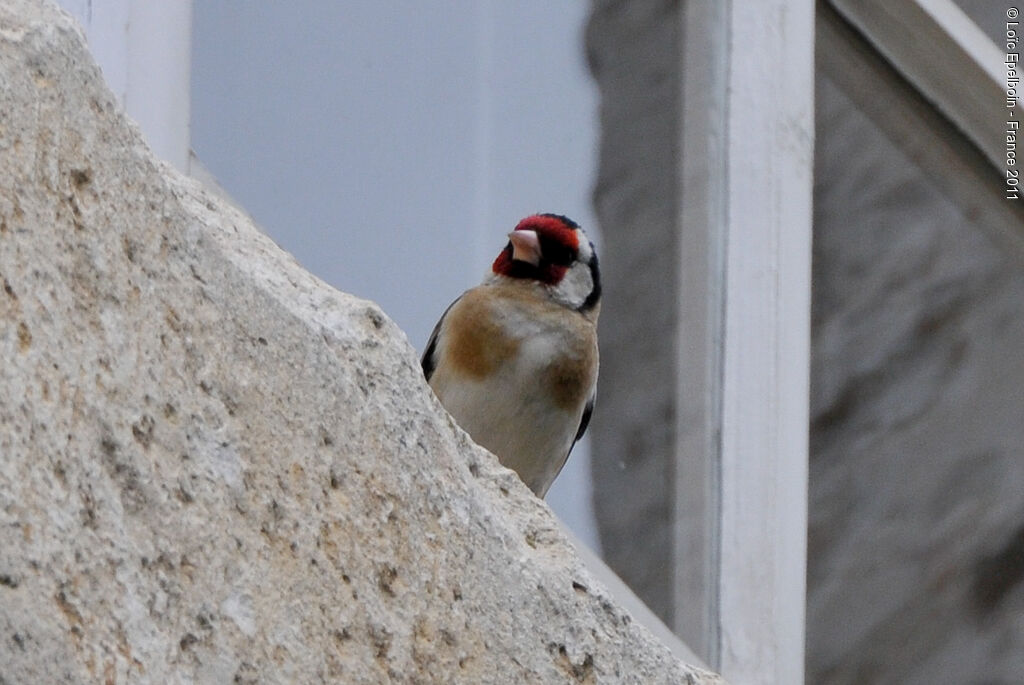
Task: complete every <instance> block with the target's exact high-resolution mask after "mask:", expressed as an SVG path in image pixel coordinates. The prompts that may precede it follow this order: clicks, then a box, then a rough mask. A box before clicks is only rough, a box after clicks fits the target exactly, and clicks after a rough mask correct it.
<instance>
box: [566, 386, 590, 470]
mask: <svg viewBox="0 0 1024 685" xmlns="http://www.w3.org/2000/svg"><path fill="white" fill-rule="evenodd" d="M596 395H597V393H594V394H593V395H591V396H590V399H589V400H587V406H585V407H584V408H583V416H581V417H580V427H579V429H578V430H577V431H576V437H575V438H573V441H572V445H570V446H569V454H572V448H573V447H575V446H576V443H577V442H579V441H580V438H582V437H583V434H584V433H586V432H587V426H589V425H590V415H591V414H593V413H594V399H595V397H596ZM569 454H567V455H565V458H566V459H568V458H569Z"/></svg>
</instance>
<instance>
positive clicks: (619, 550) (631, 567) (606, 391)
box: [586, 0, 682, 625]
mask: <svg viewBox="0 0 1024 685" xmlns="http://www.w3.org/2000/svg"><path fill="white" fill-rule="evenodd" d="M681 8H682V5H681V4H680V3H678V2H671V1H668V0H658V1H656V2H619V1H613V0H596V1H595V2H594V3H593V12H592V14H591V18H590V22H589V25H588V27H587V36H586V40H587V49H588V56H589V61H590V69H591V72H592V73H593V75H594V78H595V79H596V81H597V84H598V87H599V88H600V90H601V151H600V159H601V161H600V168H599V170H598V179H597V187H596V188H595V190H594V202H595V209H596V211H597V216H598V218H599V220H600V224H601V235H602V237H603V239H604V249H603V250H602V252H601V270H602V278H603V279H604V281H605V283H606V287H605V289H604V295H603V296H602V301H601V320H602V322H604V325H602V326H601V328H600V331H599V335H600V338H601V381H600V388H599V390H598V392H599V394H600V400H599V401H598V403H597V405H596V407H595V410H594V420H593V422H592V423H591V427H590V430H591V435H592V439H591V451H592V453H593V455H594V458H593V460H592V462H591V463H592V467H591V470H592V473H593V477H594V478H593V482H594V509H595V513H596V515H597V520H598V528H599V531H600V536H601V548H602V551H603V553H604V558H605V561H607V562H608V565H609V566H611V567H612V568H613V569H615V571H616V572H617V573H618V574H619V575H620V576H621V577H622V578H623V580H625V581H626V582H627V583H629V585H630V586H631V587H632V588H633V589H634V590H635V591H636V593H637V594H638V595H639V596H640V597H641V598H642V599H643V600H644V601H645V602H647V605H648V606H650V607H651V608H652V609H653V610H654V611H655V612H656V613H657V614H658V615H659V616H660V617H661V618H662V620H664V621H665V622H666V623H668V624H669V625H672V620H673V617H672V596H673V591H672V581H673V570H672V537H671V532H672V531H671V526H670V514H671V512H672V493H671V489H670V485H671V483H672V482H673V475H672V474H673V473H674V468H673V466H672V464H673V459H674V454H675V434H674V433H675V431H674V424H675V419H674V417H675V411H676V407H675V393H676V385H675V383H676V380H675V373H674V368H675V359H676V350H675V345H676V326H677V325H678V322H677V319H676V316H675V314H676V306H675V298H676V291H677V287H678V286H677V283H678V278H677V275H676V268H677V260H676V254H677V251H678V237H677V224H678V213H679V212H678V209H679V205H678V200H679V198H678V153H679V151H678V145H677V139H678V135H679V124H678V121H679V116H680V107H681V93H680V84H681V76H680V73H679V69H680V60H679V54H680V45H679V40H680V35H679V34H680V27H681V18H680V11H681Z"/></svg>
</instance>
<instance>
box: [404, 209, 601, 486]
mask: <svg viewBox="0 0 1024 685" xmlns="http://www.w3.org/2000/svg"><path fill="white" fill-rule="evenodd" d="M600 301H601V280H600V277H599V275H598V268H597V254H596V253H595V252H594V245H593V244H592V243H591V242H590V240H588V239H587V236H586V234H585V233H584V232H583V229H582V228H580V227H579V225H577V224H576V223H575V222H573V221H572V220H570V219H568V218H566V217H564V216H560V215H558V214H535V215H533V216H529V217H526V218H525V219H523V220H522V221H520V222H519V224H518V225H517V226H516V227H515V230H513V231H512V232H511V233H509V234H508V244H507V245H505V247H504V249H503V250H502V251H501V253H500V254H499V255H498V257H497V259H495V260H494V263H493V264H492V265H491V272H490V273H489V274H488V275H487V276H486V278H485V279H484V281H483V283H481V284H480V285H478V286H477V287H475V288H472V289H471V290H467V291H466V292H465V293H463V294H462V296H461V297H459V298H458V299H457V300H455V302H453V303H452V304H451V305H450V306H449V307H448V309H447V310H446V311H445V313H444V314H443V315H442V316H441V320H440V321H438V322H437V326H435V327H434V332H433V333H432V334H431V336H430V340H429V342H428V343H427V348H426V351H425V352H424V353H423V360H422V363H423V373H424V375H426V377H427V382H428V383H429V384H430V387H431V388H433V390H434V393H435V394H436V395H437V397H438V399H440V400H441V404H442V405H444V407H445V409H447V410H448V412H449V413H450V414H451V415H452V417H454V419H455V421H456V422H457V423H458V424H459V426H461V427H462V428H463V430H465V431H466V432H467V433H469V435H470V437H472V438H473V440H474V441H475V442H477V443H478V444H480V445H482V446H483V447H486V448H487V449H488V450H490V451H491V452H493V453H494V454H495V455H496V456H497V457H498V459H499V461H501V463H502V464H504V465H505V466H507V467H508V468H510V469H512V470H514V471H515V472H516V473H518V474H519V477H520V478H522V480H523V482H524V483H526V485H527V486H528V487H529V488H530V489H531V490H533V492H534V493H536V495H537V496H538V497H544V495H545V494H546V493H547V491H548V488H549V487H550V486H551V483H552V481H554V479H555V476H557V475H558V472H559V471H561V470H562V466H564V465H565V461H566V459H568V457H569V452H570V451H571V450H572V447H573V445H574V444H575V443H576V441H577V440H579V439H580V437H581V436H582V435H583V433H584V431H586V429H587V423H588V422H589V421H590V413H591V411H592V409H593V407H594V394H595V391H596V388H597V367H598V356H597V317H598V313H599V312H600V308H601V307H600Z"/></svg>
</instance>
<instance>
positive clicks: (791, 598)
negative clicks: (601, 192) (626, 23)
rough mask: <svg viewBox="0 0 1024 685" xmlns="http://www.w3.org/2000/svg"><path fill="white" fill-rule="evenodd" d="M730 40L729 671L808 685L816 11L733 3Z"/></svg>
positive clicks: (775, 3) (787, 2) (791, 2)
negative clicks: (805, 674)
mask: <svg viewBox="0 0 1024 685" xmlns="http://www.w3.org/2000/svg"><path fill="white" fill-rule="evenodd" d="M729 36H730V39H729V46H730V47H729V75H728V91H727V92H728V98H729V102H728V136H727V140H728V144H727V145H728V148H727V149H728V152H727V163H726V166H727V174H728V200H727V207H728V210H727V214H728V235H727V239H726V265H725V269H726V281H725V339H724V348H723V385H722V472H721V482H722V490H721V498H722V501H721V506H722V510H721V516H722V521H721V585H720V604H721V618H720V620H721V660H720V667H721V671H722V674H723V675H724V676H725V677H726V679H729V680H732V681H733V682H737V683H765V684H768V683H801V682H803V672H804V654H803V645H804V606H805V593H806V590H805V586H806V571H805V568H806V539H807V450H808V445H807V439H808V437H807V431H808V375H809V353H810V286H811V281H810V277H811V270H810V266H811V220H812V216H811V176H812V166H813V159H814V155H813V138H814V114H813V112H814V3H813V2H812V0H732V3H731V6H730V16H729Z"/></svg>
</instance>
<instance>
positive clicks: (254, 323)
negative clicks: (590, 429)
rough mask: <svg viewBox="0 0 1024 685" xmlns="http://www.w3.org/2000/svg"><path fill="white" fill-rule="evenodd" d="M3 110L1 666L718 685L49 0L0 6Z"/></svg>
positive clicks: (32, 674)
mask: <svg viewBox="0 0 1024 685" xmlns="http://www.w3.org/2000/svg"><path fill="white" fill-rule="evenodd" d="M0 100H2V102H3V107H2V108H0V360H2V363H0V675H2V678H0V681H3V682H10V683H21V682H46V683H79V682H133V683H136V682H137V683H176V682H201V683H206V682H209V683H213V682H238V683H246V682H268V683H273V682H295V683H311V682H321V681H331V680H334V681H337V682H346V683H377V682H387V681H389V680H390V681H392V682H422V683H440V682H445V683H447V682H453V683H454V682H466V683H487V682H510V683H520V682H522V683H526V682H531V683H532V682H636V683H680V682H687V683H716V682H721V681H720V680H719V679H718V678H717V677H716V676H713V675H711V674H707V673H704V672H702V671H699V670H697V669H693V668H690V667H688V666H686V665H684V664H682V663H680V662H678V661H676V660H675V659H674V658H673V657H672V656H671V655H670V654H669V652H668V650H667V649H665V648H664V647H663V646H661V645H660V644H659V643H657V642H656V641H655V640H654V639H653V638H652V637H651V636H650V634H649V633H648V632H647V631H646V630H645V629H643V628H641V627H639V626H638V625H637V624H636V623H634V622H633V621H632V620H631V618H630V616H629V615H627V614H626V613H625V612H624V611H623V610H622V609H621V608H620V607H619V606H617V605H616V604H615V603H614V602H613V601H612V600H611V599H610V597H609V595H608V594H607V592H606V591H605V590H604V589H603V588H602V587H600V586H598V585H597V584H596V583H595V582H594V580H593V578H592V577H591V576H590V575H589V574H588V572H587V571H586V570H585V569H584V568H583V567H582V565H581V563H580V561H579V559H578V558H577V557H576V555H575V554H574V553H573V551H572V549H571V548H570V547H569V546H568V545H567V544H566V542H565V540H564V538H563V537H562V535H561V534H560V533H559V532H558V529H557V527H556V524H555V521H554V520H553V518H552V516H551V514H550V512H549V510H548V509H547V508H546V507H545V506H544V504H543V503H542V502H540V501H539V500H537V499H536V498H534V497H533V496H532V495H531V494H530V493H529V491H528V490H526V488H525V487H524V486H523V485H522V484H521V483H520V482H519V481H518V479H517V478H516V476H515V475H514V474H513V473H512V472H510V471H507V470H505V469H503V468H501V467H500V466H499V465H498V463H497V461H496V460H495V459H494V458H493V457H492V456H491V455H489V454H488V453H486V452H485V451H483V450H482V449H480V448H478V447H476V446H474V445H472V444H471V443H470V442H469V441H468V439H467V438H466V437H465V435H464V434H463V433H462V432H461V431H459V430H458V429H457V428H456V427H455V426H454V425H453V424H452V422H451V421H450V419H448V417H447V415H446V414H445V413H444V412H443V410H442V409H441V408H440V405H439V404H438V403H437V402H436V401H435V400H434V398H433V396H432V395H431V393H430V392H429V389H428V388H427V385H426V384H425V383H424V381H423V380H422V377H421V373H420V370H419V368H418V364H417V360H416V356H415V353H414V352H413V350H412V349H411V348H410V346H409V345H408V343H407V342H406V340H405V338H404V336H403V335H402V333H401V331H399V330H398V329H397V328H396V327H395V326H394V324H392V323H391V322H390V321H389V320H388V319H387V317H386V316H384V315H383V314H382V313H381V311H380V310H379V309H378V308H377V307H376V306H374V305H373V304H371V303H368V302H365V301H361V300H358V299H356V298H354V297H350V296H347V295H343V294H341V293H338V292H336V291H334V290H332V289H331V288H329V287H327V286H326V285H324V284H323V283H321V282H319V281H318V280H317V279H315V278H314V277H312V276H311V275H309V274H308V273H306V272H305V271H303V270H302V269H301V268H300V267H299V266H298V265H296V264H295V262H294V261H293V260H292V259H291V258H290V257H288V255H286V254H284V253H283V252H282V251H281V250H279V249H278V248H277V247H276V246H275V245H274V244H273V243H272V242H271V241H270V240H269V239H268V238H267V237H266V236H264V235H263V234H262V233H260V232H259V231H258V230H257V229H256V228H255V227H254V226H253V225H252V223H251V222H250V221H249V219H248V218H247V217H246V216H244V215H243V214H242V213H241V212H239V211H237V210H235V209H233V208H231V207H230V206H228V205H226V204H225V203H223V202H222V201H220V200H219V199H217V198H215V197H214V196H212V195H210V194H208V193H207V192H205V191H204V190H203V189H202V188H201V187H199V186H198V185H197V184H196V183H195V182H193V181H190V180H189V179H186V178H182V177H180V176H179V175H178V174H176V173H175V172H174V171H173V170H171V169H170V168H169V167H168V166H166V165H164V164H161V163H159V162H157V161H155V160H154V159H153V157H152V156H151V155H150V153H149V151H148V150H147V149H146V148H145V147H144V145H143V143H142V142H141V139H140V137H139V134H138V131H137V130H136V129H135V127H134V126H133V125H131V124H130V123H129V122H127V121H126V120H125V119H124V117H123V116H122V115H121V114H120V113H119V112H118V110H117V108H116V106H115V104H114V101H113V99H112V97H111V95H110V93H109V92H108V91H107V89H106V88H105V86H104V85H103V83H102V79H101V76H100V74H99V72H98V69H97V67H96V66H95V65H94V63H93V61H92V59H91V58H90V56H89V54H88V52H87V50H86V48H85V45H84V42H83V39H82V36H81V33H80V31H79V30H78V29H77V28H76V27H75V26H74V24H73V23H72V21H71V20H70V19H68V18H67V17H66V16H65V15H63V14H62V13H61V12H59V10H57V9H56V8H55V7H54V6H53V5H52V4H51V3H49V2H45V3H43V2H36V1H31V0H2V1H0ZM343 221H344V219H343V218H339V222H343ZM346 228H351V229H352V230H367V229H368V227H345V226H344V225H339V230H344V229H346Z"/></svg>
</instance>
